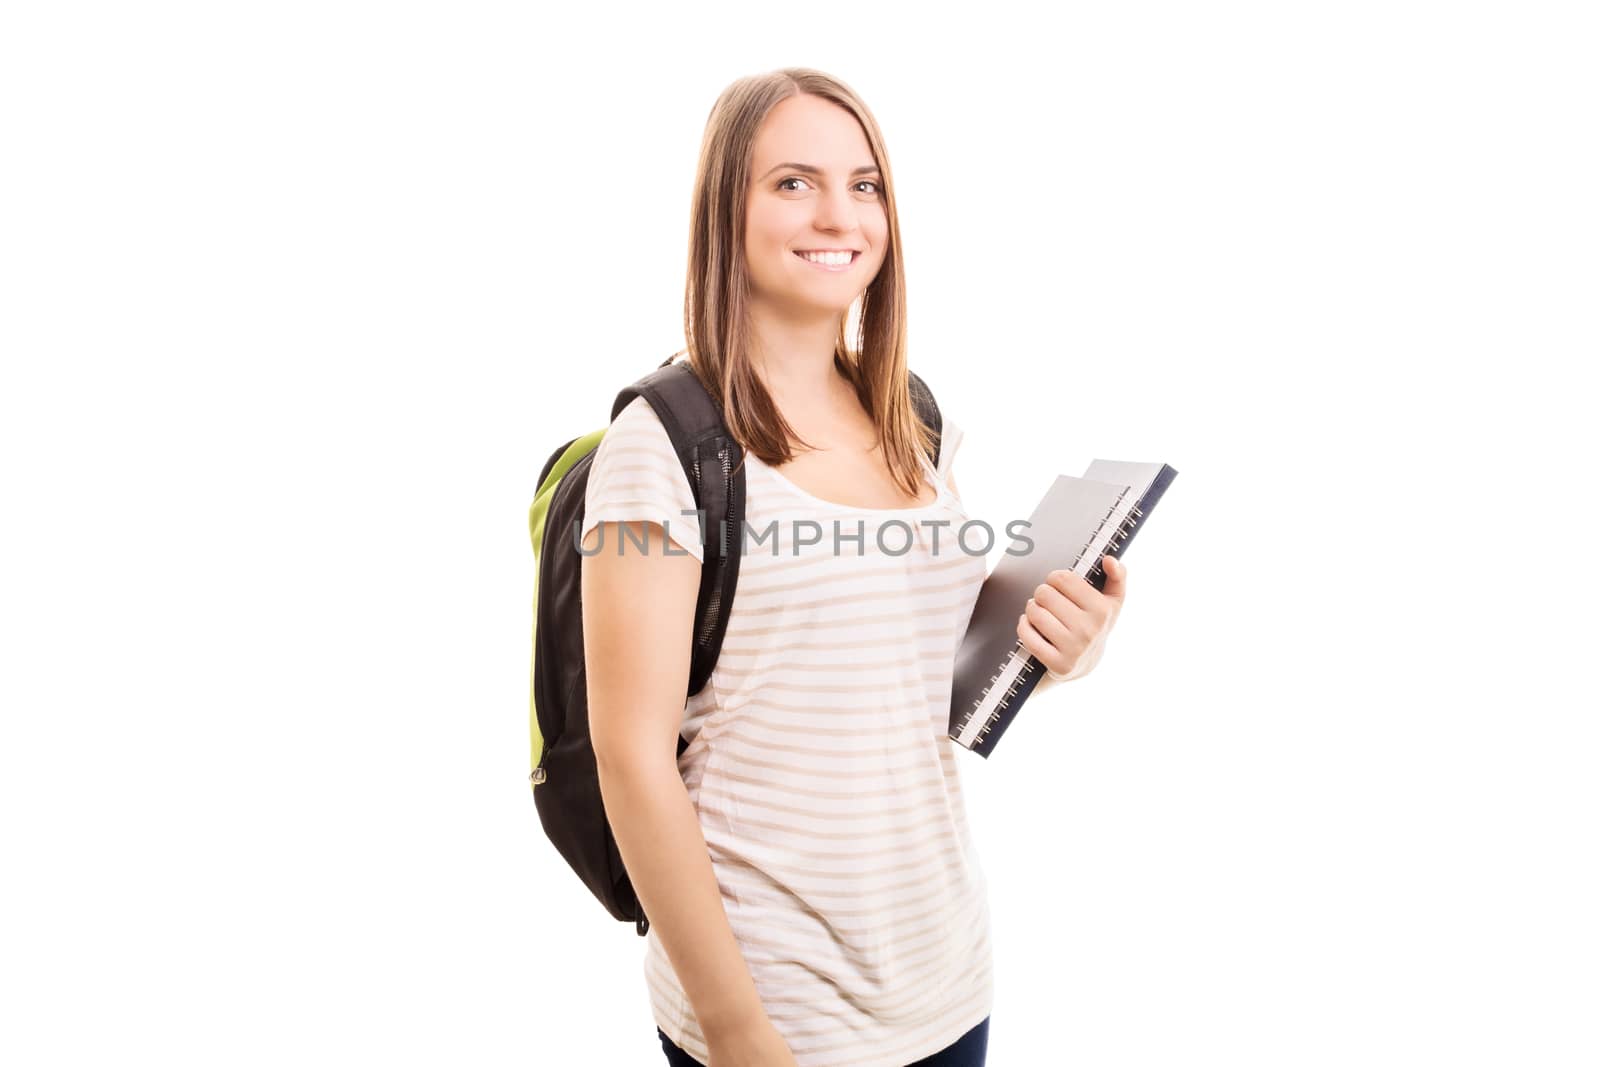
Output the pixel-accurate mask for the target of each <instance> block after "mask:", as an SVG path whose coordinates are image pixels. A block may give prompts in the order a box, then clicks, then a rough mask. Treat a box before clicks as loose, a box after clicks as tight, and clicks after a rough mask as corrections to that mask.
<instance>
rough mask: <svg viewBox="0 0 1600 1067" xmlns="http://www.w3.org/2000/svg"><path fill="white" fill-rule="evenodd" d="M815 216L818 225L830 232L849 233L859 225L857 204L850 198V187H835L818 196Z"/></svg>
mask: <svg viewBox="0 0 1600 1067" xmlns="http://www.w3.org/2000/svg"><path fill="white" fill-rule="evenodd" d="M814 203H815V204H816V205H817V211H816V216H815V223H816V227H817V229H819V230H823V231H826V232H828V233H849V232H850V231H852V230H854V229H855V228H856V225H857V219H856V204H855V201H854V200H852V199H850V187H849V186H845V187H843V188H839V187H837V186H836V187H834V188H833V189H832V190H829V191H827V192H824V193H823V194H822V195H821V196H818V197H817V198H816V200H815V201H814Z"/></svg>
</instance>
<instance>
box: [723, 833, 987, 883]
mask: <svg viewBox="0 0 1600 1067" xmlns="http://www.w3.org/2000/svg"><path fill="white" fill-rule="evenodd" d="M739 826H740V828H741V829H742V828H744V827H746V826H754V827H758V828H761V829H772V830H787V829H788V827H785V826H777V825H774V824H772V823H762V822H756V821H753V820H748V819H740V820H739ZM936 826H937V827H943V829H941V830H939V831H938V832H936V833H932V834H926V835H923V836H919V837H918V838H916V839H915V841H913V842H904V844H916V845H925V844H932V843H935V842H941V841H942V842H944V844H943V845H941V846H940V847H938V848H937V849H936V850H934V851H932V852H910V850H909V849H908V848H906V847H899V848H896V849H895V852H896V854H898V855H905V854H907V853H908V852H909V853H910V855H912V856H913V858H912V859H911V860H908V861H907V862H905V863H896V864H892V865H890V866H888V867H858V868H856V869H854V870H848V871H826V870H818V869H817V868H815V867H803V866H796V865H795V864H792V863H778V862H774V861H773V860H771V859H769V858H768V857H766V856H760V857H759V858H756V859H750V858H746V854H745V853H744V852H740V851H738V849H739V848H740V847H743V848H751V847H752V843H751V842H749V841H745V840H741V839H739V838H738V837H737V836H733V835H730V836H733V839H732V841H731V842H724V841H723V834H722V832H721V831H720V830H719V828H717V827H714V826H713V827H709V828H706V829H705V832H704V836H705V839H706V848H707V849H709V850H710V852H711V854H712V856H713V857H721V858H722V859H723V860H724V861H725V862H727V863H729V864H733V865H735V866H740V867H749V868H751V869H752V870H759V871H761V872H762V873H763V874H766V875H768V876H770V877H777V878H784V879H787V880H788V884H790V885H791V886H793V887H794V888H795V889H796V890H800V891H803V890H804V889H805V887H806V886H807V885H810V884H813V883H811V882H807V881H806V879H817V880H826V881H835V882H837V881H843V882H850V883H852V884H858V883H860V882H863V881H865V880H867V879H869V878H877V877H881V876H883V875H888V874H895V873H897V872H900V871H917V870H920V871H924V872H926V871H927V870H928V868H929V867H930V866H932V865H933V864H935V863H939V862H944V863H953V862H954V860H955V858H957V857H959V858H960V859H961V860H962V861H963V862H964V861H965V859H966V855H965V849H964V848H963V847H962V846H963V845H964V842H963V841H962V840H961V835H960V834H959V833H958V832H957V831H956V830H955V828H954V827H951V826H950V825H949V823H948V822H946V821H945V820H944V819H943V818H942V817H940V818H935V819H929V820H928V821H926V822H921V823H917V824H916V825H915V826H912V827H908V829H915V830H926V829H928V828H930V827H936ZM808 836H811V837H815V838H818V839H820V840H825V841H860V840H863V838H862V837H861V835H859V834H855V835H851V834H821V833H819V834H810V835H808ZM902 842H903V839H896V842H895V843H896V844H897V845H901V844H902ZM769 847H774V848H776V847H777V846H769ZM781 851H782V852H783V854H784V855H785V856H786V857H787V856H795V857H818V858H822V859H834V860H841V861H842V860H858V859H862V858H865V857H870V856H872V855H874V853H873V852H849V853H845V854H843V855H830V854H829V853H827V852H812V851H810V850H808V849H794V848H782V849H781ZM878 852H879V853H881V852H882V850H881V849H880V850H878ZM870 891H871V887H868V888H866V889H863V890H862V892H870Z"/></svg>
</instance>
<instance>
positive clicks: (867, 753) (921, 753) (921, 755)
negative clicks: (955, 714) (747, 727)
mask: <svg viewBox="0 0 1600 1067" xmlns="http://www.w3.org/2000/svg"><path fill="white" fill-rule="evenodd" d="M852 736H854V735H853V734H852ZM730 741H737V742H739V743H740V744H741V745H749V746H751V747H753V748H763V749H767V750H768V751H771V752H793V753H798V754H800V755H803V756H807V757H810V758H812V759H815V758H816V757H818V756H824V757H827V758H829V759H845V758H850V757H852V756H854V757H857V758H861V759H872V760H873V761H874V763H873V770H874V771H875V772H876V776H877V777H888V776H891V775H893V774H894V773H895V772H897V771H915V770H922V769H925V768H926V767H927V765H928V761H927V756H926V754H925V750H924V746H922V745H920V744H919V745H915V746H911V747H901V748H896V749H892V750H890V752H889V753H887V755H896V756H904V757H911V762H909V763H904V764H895V765H894V766H892V767H882V766H879V765H878V763H877V762H876V761H877V758H878V757H879V756H881V755H885V753H884V752H883V750H882V749H877V748H874V749H871V750H859V751H837V752H835V751H829V750H827V749H819V748H817V747H816V746H815V745H785V744H781V743H779V742H776V741H768V740H765V739H763V738H756V737H744V736H734V737H729V738H719V739H718V744H719V745H724V744H726V743H727V742H730ZM707 743H708V744H709V742H707ZM701 751H709V750H708V749H702V750H701ZM718 751H724V749H722V748H719V749H718ZM684 755H686V756H687V755H688V752H687V751H685V752H684ZM739 762H740V763H742V764H745V765H747V766H751V767H766V768H768V769H769V770H774V771H793V770H794V769H795V765H794V763H793V761H791V762H788V763H769V762H767V761H765V760H758V759H756V758H754V757H753V756H743V755H741V756H739ZM806 776H807V777H808V778H840V779H844V780H847V781H851V782H859V781H862V780H863V778H868V779H870V778H871V777H873V775H872V774H867V775H863V773H862V772H861V771H860V770H855V769H852V768H849V767H841V768H830V767H807V768H806ZM768 781H769V784H771V785H772V787H773V788H774V789H778V788H785V789H787V788H789V787H788V786H780V785H779V784H778V783H775V782H771V780H770V779H769V780H768ZM822 795H824V796H826V795H827V794H822Z"/></svg>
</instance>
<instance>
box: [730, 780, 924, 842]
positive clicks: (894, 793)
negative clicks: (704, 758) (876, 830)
mask: <svg viewBox="0 0 1600 1067" xmlns="http://www.w3.org/2000/svg"><path fill="white" fill-rule="evenodd" d="M934 792H939V800H944V795H942V790H941V789H938V787H934ZM699 795H701V798H706V797H709V798H712V800H730V801H733V803H736V805H739V808H741V809H744V808H755V809H758V811H779V813H787V814H794V816H800V817H803V819H835V817H845V819H867V817H872V819H888V817H891V816H902V814H910V813H914V811H925V809H926V805H923V803H922V801H917V803H909V805H904V806H901V808H883V809H880V811H870V813H869V811H862V809H861V806H859V805H858V803H856V801H851V805H853V806H851V808H850V809H846V811H819V809H816V808H814V806H813V808H794V806H790V805H774V803H768V801H765V800H757V798H755V797H747V795H739V793H726V792H723V790H720V789H706V787H701V790H699ZM883 795H885V797H896V798H899V797H906V790H902V789H888V790H885V792H883ZM739 825H762V824H758V822H747V821H746V819H742V817H741V819H739ZM782 829H794V824H790V825H787V827H782ZM806 835H808V837H819V838H834V840H856V837H854V835H843V833H814V835H813V833H811V832H810V830H806Z"/></svg>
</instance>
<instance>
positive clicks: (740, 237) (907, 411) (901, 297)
mask: <svg viewBox="0 0 1600 1067" xmlns="http://www.w3.org/2000/svg"><path fill="white" fill-rule="evenodd" d="M801 93H808V94H810V95H812V96H817V97H820V98H822V99H824V100H829V101H832V102H833V103H835V104H837V105H839V106H840V107H842V108H844V109H845V110H847V111H849V112H850V113H851V114H852V115H854V116H855V118H856V121H857V122H859V123H860V124H861V129H862V132H863V133H865V134H866V138H867V144H868V146H869V147H870V148H871V149H872V158H873V162H874V163H876V164H877V166H878V171H879V175H880V176H881V178H882V182H881V191H882V195H883V203H884V210H885V213H886V214H887V218H888V224H889V226H888V247H887V248H886V249H885V252H884V259H883V265H882V266H881V267H880V268H879V270H878V274H877V276H876V277H875V278H873V280H872V282H871V284H870V285H868V286H867V288H866V291H865V292H864V293H863V294H862V296H861V297H860V301H859V307H860V316H859V324H858V329H857V333H856V336H855V338H854V342H855V343H854V344H853V345H852V344H851V343H850V342H851V338H849V337H848V336H847V334H848V332H849V323H850V318H851V316H850V313H849V311H846V312H845V313H844V314H843V315H841V316H840V318H839V336H838V340H837V341H836V343H835V345H834V356H833V361H834V364H835V366H837V367H838V369H839V372H840V373H841V374H842V375H843V376H844V377H845V379H846V380H847V381H849V382H850V384H851V385H852V386H853V387H854V389H855V392H856V396H857V397H858V398H859V399H860V401H861V406H862V407H863V408H864V409H865V410H866V411H867V413H868V414H869V415H870V416H871V417H872V421H873V424H874V425H875V426H876V427H877V430H878V442H879V445H880V446H881V448H882V450H883V455H884V458H885V460H886V461H887V463H888V467H889V471H890V474H891V476H892V477H893V479H894V480H895V481H896V482H897V483H898V484H899V485H900V486H901V487H902V488H904V489H905V491H906V492H907V493H908V494H909V495H911V496H913V497H916V496H920V495H921V492H920V491H921V486H922V482H923V473H922V467H921V466H920V464H919V462H918V459H917V452H918V450H921V452H922V454H924V455H928V456H931V455H932V446H933V441H932V435H931V433H930V432H929V431H928V430H927V428H926V426H924V425H923V423H922V420H921V419H919V418H918V417H917V415H916V410H915V408H913V406H912V403H911V390H910V379H909V377H908V376H907V370H906V283H905V265H904V263H903V261H902V259H901V255H900V220H899V216H898V214H897V213H896V211H895V199H894V178H893V175H892V174H891V172H890V170H889V156H888V153H887V151H885V149H884V144H883V135H882V134H881V133H880V132H879V130H878V123H877V120H876V119H874V118H873V117H872V112H871V111H869V110H868V109H867V105H866V104H865V103H863V102H862V101H861V98H860V97H858V96H857V95H856V94H855V92H854V90H852V89H851V88H850V87H849V86H847V85H845V84H844V83H843V82H842V81H840V80H839V79H837V78H835V77H832V76H831V75H828V74H824V73H823V72H821V71H818V70H812V69H810V68H807V67H786V68H783V69H781V70H775V71H771V72H769V73H766V74H755V75H750V76H749V77H745V78H740V79H739V80H738V81H735V82H734V83H733V84H732V85H729V86H728V87H727V88H726V89H724V90H723V91H722V95H721V96H719V97H718V98H717V102H716V103H715V104H714V105H713V106H712V108H711V115H710V117H709V118H708V119H707V120H706V129H705V136H704V138H703V140H702V141H701V145H700V162H699V166H698V167H697V169H696V174H695V183H694V201H693V206H692V209H691V212H690V223H689V270H688V281H687V284H686V286H685V290H684V299H683V329H684V337H685V340H686V341H687V344H688V352H689V356H690V361H691V364H692V367H693V369H694V371H695V372H696V373H697V374H698V375H699V376H700V378H701V381H702V382H704V383H705V385H706V388H707V389H708V390H709V391H710V392H711V395H712V396H713V397H718V398H720V403H721V405H722V410H723V417H724V419H725V421H726V422H727V424H728V428H729V430H730V431H731V432H732V433H733V435H734V437H735V438H737V439H738V441H739V443H740V444H741V445H742V446H743V447H744V448H745V449H746V450H748V451H750V452H753V453H755V454H756V455H757V456H759V457H760V458H761V459H762V460H763V461H765V462H767V463H769V464H772V465H778V464H782V463H785V462H788V461H789V460H790V459H792V458H793V457H794V453H793V451H792V450H791V447H790V440H791V439H792V438H797V437H798V435H797V434H795V433H794V430H793V428H792V427H791V426H790V425H789V423H788V420H786V419H784V418H783V416H782V414H780V413H779V411H778V409H777V406H776V405H775V404H774V403H773V400H772V396H771V394H770V393H769V392H768V391H767V389H766V387H765V386H764V385H763V384H762V382H761V379H760V376H759V375H758V373H757V371H756V367H755V365H754V363H753V362H752V360H751V358H750V345H751V340H752V336H751V335H752V330H751V325H750V319H749V293H750V279H749V269H748V265H747V263H746V262H745V256H744V239H745V215H746V209H747V206H748V203H749V199H750V172H751V168H752V165H753V158H752V157H753V155H754V146H755V139H756V133H757V131H758V130H760V128H761V124H762V122H763V121H764V120H765V119H766V117H767V114H768V113H769V112H770V111H771V110H772V109H773V108H774V107H776V106H777V105H778V104H779V103H781V102H782V101H784V100H787V99H789V98H790V97H792V96H797V95H799V94H801Z"/></svg>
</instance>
